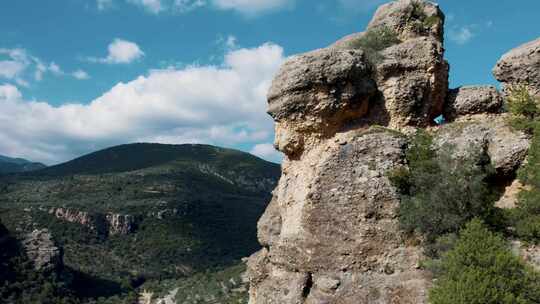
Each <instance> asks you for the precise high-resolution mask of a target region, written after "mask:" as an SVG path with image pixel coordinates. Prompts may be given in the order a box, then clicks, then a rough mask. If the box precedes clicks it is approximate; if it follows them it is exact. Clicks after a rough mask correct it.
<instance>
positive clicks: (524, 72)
mask: <svg viewBox="0 0 540 304" xmlns="http://www.w3.org/2000/svg"><path fill="white" fill-rule="evenodd" d="M493 75H495V78H497V80H499V81H500V82H502V83H503V85H504V86H505V87H508V86H513V85H519V84H526V85H528V86H529V89H530V90H531V93H533V94H535V95H538V96H540V38H538V39H536V40H534V41H531V42H528V43H525V44H524V45H521V46H519V47H517V48H515V49H513V50H511V51H510V52H508V53H506V54H504V55H503V56H502V57H501V60H499V62H497V65H496V66H495V68H494V69H493Z"/></svg>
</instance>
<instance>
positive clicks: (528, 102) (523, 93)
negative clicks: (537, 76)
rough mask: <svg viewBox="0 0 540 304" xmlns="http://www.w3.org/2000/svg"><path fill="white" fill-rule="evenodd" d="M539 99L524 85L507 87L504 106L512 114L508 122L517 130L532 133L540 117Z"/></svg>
mask: <svg viewBox="0 0 540 304" xmlns="http://www.w3.org/2000/svg"><path fill="white" fill-rule="evenodd" d="M538 103H539V101H538V100H537V99H536V98H535V97H533V96H532V95H531V94H530V93H529V90H528V89H527V86H526V85H518V86H514V87H512V88H510V89H509V94H508V97H507V98H506V107H507V109H508V110H509V111H510V114H512V117H511V119H510V124H511V125H512V126H513V127H514V128H515V129H518V130H521V131H525V132H527V133H532V132H533V131H534V127H535V124H536V122H537V121H538V118H539V117H540V108H539V107H538Z"/></svg>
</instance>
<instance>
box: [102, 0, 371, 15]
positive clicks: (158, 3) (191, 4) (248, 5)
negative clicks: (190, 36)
mask: <svg viewBox="0 0 540 304" xmlns="http://www.w3.org/2000/svg"><path fill="white" fill-rule="evenodd" d="M96 1H97V7H98V9H99V10H105V9H108V8H111V7H112V6H113V0H96ZM124 1H125V2H126V3H129V4H133V5H136V6H139V7H141V8H143V9H145V10H146V11H148V12H150V13H153V14H159V13H163V12H173V13H174V12H178V13H187V12H191V11H193V10H196V9H198V8H202V7H207V6H211V7H213V8H215V9H218V10H232V11H237V12H239V13H241V14H244V15H247V16H254V15H258V14H260V13H263V12H268V11H276V10H279V9H283V8H288V7H293V6H294V4H295V3H296V0H124ZM338 1H345V2H347V1H349V2H350V1H354V0H338ZM375 1H377V0H375Z"/></svg>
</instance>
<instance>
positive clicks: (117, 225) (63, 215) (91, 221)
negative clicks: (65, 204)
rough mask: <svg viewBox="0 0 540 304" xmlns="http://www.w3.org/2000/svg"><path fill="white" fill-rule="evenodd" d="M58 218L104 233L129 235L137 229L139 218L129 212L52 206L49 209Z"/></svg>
mask: <svg viewBox="0 0 540 304" xmlns="http://www.w3.org/2000/svg"><path fill="white" fill-rule="evenodd" d="M49 213H50V214H53V215H54V216H55V217H56V218H58V219H61V220H64V221H67V222H70V223H76V224H80V225H83V226H85V227H87V228H88V229H90V230H92V231H95V232H97V233H99V234H103V235H127V234H130V233H132V232H133V231H135V229H136V227H137V223H138V219H137V218H136V217H134V216H132V215H129V214H117V213H107V214H101V213H90V212H86V211H80V210H76V209H72V208H62V207H60V208H52V209H50V210H49Z"/></svg>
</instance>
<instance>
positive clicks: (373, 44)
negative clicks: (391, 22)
mask: <svg viewBox="0 0 540 304" xmlns="http://www.w3.org/2000/svg"><path fill="white" fill-rule="evenodd" d="M399 42H400V40H399V38H398V36H397V34H396V33H395V32H394V30H392V29H391V28H389V27H387V26H380V27H377V28H374V29H370V30H368V31H366V32H365V33H364V34H363V35H362V36H361V37H359V38H358V39H355V40H353V41H351V42H350V46H351V47H352V48H355V49H362V50H364V52H366V56H367V58H368V60H369V61H370V62H372V63H378V62H380V61H381V60H382V59H383V56H382V55H381V54H380V52H381V51H382V50H384V49H386V48H389V47H391V46H392V45H395V44H398V43H399Z"/></svg>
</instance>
